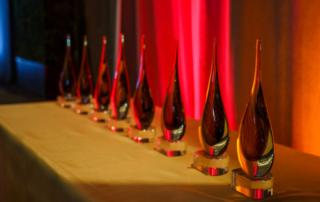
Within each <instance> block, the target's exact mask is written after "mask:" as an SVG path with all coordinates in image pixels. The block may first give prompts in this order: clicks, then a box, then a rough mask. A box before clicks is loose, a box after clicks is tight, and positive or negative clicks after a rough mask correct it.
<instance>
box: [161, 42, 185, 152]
mask: <svg viewBox="0 0 320 202" xmlns="http://www.w3.org/2000/svg"><path fill="white" fill-rule="evenodd" d="M174 47H175V48H174V53H175V55H174V61H173V70H172V75H171V78H170V83H169V86H168V90H167V94H166V97H165V100H164V103H163V107H162V114H161V128H162V131H163V136H162V137H159V138H158V140H157V150H158V151H160V152H161V153H163V154H165V155H167V156H181V155H185V154H186V153H187V141H186V139H185V138H184V137H183V136H184V133H185V131H186V117H185V114H184V107H183V103H182V98H181V92H180V84H179V71H178V67H179V65H178V64H179V63H178V40H176V41H175V46H174Z"/></svg>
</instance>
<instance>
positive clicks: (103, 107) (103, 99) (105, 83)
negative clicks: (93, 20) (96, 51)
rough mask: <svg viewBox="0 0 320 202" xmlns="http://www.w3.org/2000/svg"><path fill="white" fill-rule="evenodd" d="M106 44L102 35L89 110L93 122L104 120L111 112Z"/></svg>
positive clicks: (105, 39)
mask: <svg viewBox="0 0 320 202" xmlns="http://www.w3.org/2000/svg"><path fill="white" fill-rule="evenodd" d="M106 45H107V38H106V36H103V37H102V51H101V60H100V66H99V74H98V79H97V83H96V87H95V91H94V109H92V110H91V119H92V120H93V121H95V122H105V120H106V119H108V118H109V115H110V114H111V110H110V109H109V103H110V95H111V93H110V92H111V88H110V76H109V65H108V58H107V49H106Z"/></svg>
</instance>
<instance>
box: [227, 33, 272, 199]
mask: <svg viewBox="0 0 320 202" xmlns="http://www.w3.org/2000/svg"><path fill="white" fill-rule="evenodd" d="M260 52H261V41H260V40H259V39H257V43H256V66H255V75H254V80H253V86H252V89H251V95H250V99H249V101H248V103H247V106H246V110H245V112H244V115H243V117H242V121H241V123H240V126H239V133H238V139H237V151H238V159H239V162H240V165H241V168H239V169H235V170H233V171H232V173H231V187H232V188H233V189H235V190H236V191H238V192H240V193H242V194H244V195H246V196H247V197H250V198H254V199H262V198H266V197H269V196H272V195H273V176H272V174H271V173H269V171H270V169H271V167H272V165H273V160H274V141H273V132H272V127H271V122H270V120H269V115H268V110H267V105H266V102H265V100H264V97H263V92H262V86H261V78H260Z"/></svg>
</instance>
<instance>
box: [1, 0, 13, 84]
mask: <svg viewBox="0 0 320 202" xmlns="http://www.w3.org/2000/svg"><path fill="white" fill-rule="evenodd" d="M9 23H10V18H9V0H0V79H1V80H4V81H10V80H11V60H10V57H11V54H10V48H11V47H10V24H9Z"/></svg>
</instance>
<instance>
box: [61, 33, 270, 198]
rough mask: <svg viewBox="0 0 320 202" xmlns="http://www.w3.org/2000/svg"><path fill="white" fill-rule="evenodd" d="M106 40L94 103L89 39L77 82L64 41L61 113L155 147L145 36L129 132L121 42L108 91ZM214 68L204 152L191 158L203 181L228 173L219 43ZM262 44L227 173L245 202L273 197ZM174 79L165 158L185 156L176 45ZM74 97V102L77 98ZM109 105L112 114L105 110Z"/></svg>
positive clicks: (166, 111)
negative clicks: (67, 110) (234, 162)
mask: <svg viewBox="0 0 320 202" xmlns="http://www.w3.org/2000/svg"><path fill="white" fill-rule="evenodd" d="M106 44H107V40H106V37H105V36H104V37H103V38H102V54H101V60H100V67H99V75H98V79H97V83H96V87H95V91H94V98H93V101H92V94H93V85H92V79H91V73H90V67H89V62H88V55H87V39H86V36H85V37H84V42H83V51H82V61H81V67H80V73H79V77H78V80H77V81H76V76H75V71H74V67H73V62H72V57H71V41H70V36H69V35H67V50H66V56H65V60H64V65H63V70H62V73H61V75H60V81H59V89H60V92H61V96H59V97H58V103H59V104H60V106H62V107H71V108H74V109H75V111H76V112H77V113H78V114H91V116H92V120H93V121H96V122H106V123H107V127H108V128H109V129H110V130H112V131H114V132H124V131H129V137H130V138H132V139H133V140H134V141H136V142H142V143H146V142H153V141H155V140H156V130H155V127H154V126H151V123H152V121H153V118H154V110H155V109H154V108H155V107H154V101H153V98H152V95H151V90H150V88H149V85H148V81H147V74H146V66H145V43H144V36H142V40H141V57H140V74H139V79H138V82H137V87H136V89H135V93H134V96H133V100H132V110H133V117H134V120H135V123H136V125H134V126H130V124H129V123H130V121H129V120H130V117H128V110H129V105H130V88H129V82H128V75H127V67H126V60H125V56H124V36H123V35H122V34H121V35H120V46H119V53H118V54H119V55H118V61H117V69H116V71H115V76H114V82H113V86H112V90H111V84H110V76H109V68H108V62H107V51H106ZM213 52H214V53H213V62H212V67H211V73H210V79H209V84H208V89H207V97H206V101H205V106H204V109H203V113H202V118H201V126H199V140H200V143H201V145H202V148H203V150H199V151H196V152H194V160H193V165H192V166H193V167H194V168H195V169H197V170H199V171H201V172H202V173H204V174H206V175H211V176H216V175H223V174H226V173H227V172H228V171H229V155H228V153H227V152H226V150H227V147H228V143H229V126H228V121H227V117H226V113H225V110H224V106H223V101H222V97H221V93H220V87H219V80H218V68H217V42H216V40H215V39H214V51H213ZM260 52H261V42H260V40H257V43H256V64H255V76H254V82H253V86H252V90H251V96H250V99H249V101H248V103H247V105H246V109H245V113H244V115H243V118H242V121H241V124H240V127H239V132H238V138H237V152H238V159H239V162H240V165H241V168H238V169H234V170H232V172H231V187H232V188H233V189H235V190H236V191H238V192H240V193H242V194H244V195H245V196H247V197H250V198H254V199H262V198H266V197H269V196H272V195H273V176H272V174H271V173H269V171H270V169H271V167H272V164H273V160H274V141H273V132H272V127H271V123H270V120H269V118H268V112H267V107H266V104H265V101H264V97H263V93H262V87H261V80H260ZM174 53H175V56H174V62H173V70H172V76H171V79H170V83H169V86H168V89H167V94H166V97H165V100H164V104H163V108H162V114H161V128H162V132H163V135H162V136H160V137H158V138H157V150H158V151H159V152H161V153H163V154H165V155H167V156H181V155H185V154H186V153H187V141H186V139H185V138H184V134H185V131H186V117H185V113H184V107H183V103H182V98H181V92H180V87H179V74H178V67H179V65H178V41H177V40H176V41H175V52H174ZM75 95H76V97H75ZM109 103H110V105H111V110H110V109H109V108H108V107H109Z"/></svg>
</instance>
